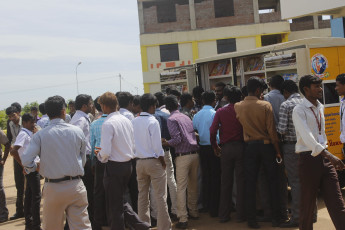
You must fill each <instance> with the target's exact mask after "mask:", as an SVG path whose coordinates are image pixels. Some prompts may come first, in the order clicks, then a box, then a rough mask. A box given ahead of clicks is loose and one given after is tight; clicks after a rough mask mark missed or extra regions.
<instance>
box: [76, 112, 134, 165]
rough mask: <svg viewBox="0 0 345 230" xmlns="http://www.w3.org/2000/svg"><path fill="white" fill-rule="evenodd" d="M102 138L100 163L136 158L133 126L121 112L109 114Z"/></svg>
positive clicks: (103, 127)
mask: <svg viewBox="0 0 345 230" xmlns="http://www.w3.org/2000/svg"><path fill="white" fill-rule="evenodd" d="M73 118H74V117H73ZM101 136H102V138H101V151H100V152H99V153H98V155H97V158H98V160H99V161H101V162H102V163H106V162H108V160H111V161H116V162H127V161H129V160H131V159H133V158H134V136H133V125H132V123H131V121H130V120H128V119H127V118H126V117H125V116H123V115H121V114H120V113H119V112H114V113H111V114H109V115H108V117H107V119H106V120H105V121H104V123H103V125H102V133H101Z"/></svg>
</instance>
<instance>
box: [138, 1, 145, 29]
mask: <svg viewBox="0 0 345 230" xmlns="http://www.w3.org/2000/svg"><path fill="white" fill-rule="evenodd" d="M138 15H139V28H140V34H143V33H145V24H144V7H143V2H142V1H138Z"/></svg>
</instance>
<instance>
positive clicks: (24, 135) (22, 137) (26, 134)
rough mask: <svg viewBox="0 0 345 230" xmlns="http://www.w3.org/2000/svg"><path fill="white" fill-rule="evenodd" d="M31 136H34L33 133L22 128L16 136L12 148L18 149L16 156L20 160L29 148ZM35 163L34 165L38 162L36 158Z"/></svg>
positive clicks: (38, 159)
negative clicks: (17, 147)
mask: <svg viewBox="0 0 345 230" xmlns="http://www.w3.org/2000/svg"><path fill="white" fill-rule="evenodd" d="M33 135H34V134H33V132H31V131H30V130H28V129H26V128H22V129H21V130H20V132H19V134H18V136H17V139H16V142H15V143H14V146H19V147H20V148H19V149H18V154H19V158H20V159H22V157H23V154H24V152H25V151H26V149H27V148H28V147H29V144H30V141H31V138H32V136H33ZM35 162H36V163H39V162H40V158H39V157H38V156H37V157H36V158H35ZM27 173H30V172H27Z"/></svg>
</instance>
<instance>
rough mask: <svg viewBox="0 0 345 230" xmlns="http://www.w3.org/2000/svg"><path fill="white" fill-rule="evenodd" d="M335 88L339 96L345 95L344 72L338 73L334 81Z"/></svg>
mask: <svg viewBox="0 0 345 230" xmlns="http://www.w3.org/2000/svg"><path fill="white" fill-rule="evenodd" d="M335 84H336V86H335V90H336V91H337V93H338V95H339V96H345V73H342V74H339V75H338V76H337V79H336V82H335Z"/></svg>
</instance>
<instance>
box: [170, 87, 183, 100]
mask: <svg viewBox="0 0 345 230" xmlns="http://www.w3.org/2000/svg"><path fill="white" fill-rule="evenodd" d="M170 95H174V96H175V97H177V100H178V101H179V100H180V97H181V93H180V92H179V91H178V90H177V89H172V90H170Z"/></svg>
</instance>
